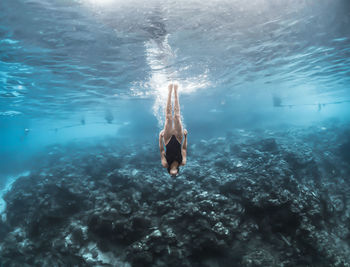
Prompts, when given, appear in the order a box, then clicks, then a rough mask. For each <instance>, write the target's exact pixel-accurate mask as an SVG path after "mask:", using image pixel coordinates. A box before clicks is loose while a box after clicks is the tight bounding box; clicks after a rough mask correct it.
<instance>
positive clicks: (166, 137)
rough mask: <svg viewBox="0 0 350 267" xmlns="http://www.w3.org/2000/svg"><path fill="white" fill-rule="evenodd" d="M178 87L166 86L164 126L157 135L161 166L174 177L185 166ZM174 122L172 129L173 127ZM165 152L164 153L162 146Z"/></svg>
mask: <svg viewBox="0 0 350 267" xmlns="http://www.w3.org/2000/svg"><path fill="white" fill-rule="evenodd" d="M173 89H174V96H175V106H174V117H173V116H172V107H171V93H172V90H173ZM177 89H178V85H177V84H172V83H171V84H169V86H168V90H169V91H168V101H167V105H166V108H165V125H164V129H163V130H162V131H161V132H160V133H159V149H160V156H161V161H162V165H163V167H164V168H167V169H168V173H169V174H170V175H171V176H173V177H175V176H176V175H178V173H179V166H183V165H185V164H186V154H187V130H186V129H185V130H184V131H183V135H184V136H185V140H184V142H183V145H182V147H181V142H182V123H181V117H180V104H179V96H178V94H177ZM173 121H174V127H173ZM163 141H164V144H165V147H166V151H164V145H163Z"/></svg>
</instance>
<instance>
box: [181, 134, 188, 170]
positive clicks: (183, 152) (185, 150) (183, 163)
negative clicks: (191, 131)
mask: <svg viewBox="0 0 350 267" xmlns="http://www.w3.org/2000/svg"><path fill="white" fill-rule="evenodd" d="M184 135H185V140H184V142H183V144H182V162H181V165H185V164H186V160H187V130H186V129H185V130H184Z"/></svg>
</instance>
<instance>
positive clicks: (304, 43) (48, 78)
mask: <svg viewBox="0 0 350 267" xmlns="http://www.w3.org/2000/svg"><path fill="white" fill-rule="evenodd" d="M1 10H2V11H1V17H0V25H1V27H0V38H1V43H0V49H1V60H0V82H1V88H0V101H1V105H0V125H1V133H0V134H1V148H2V149H1V153H2V154H3V156H2V158H4V157H5V158H9V159H10V158H11V157H9V155H11V154H12V157H17V158H18V157H19V153H21V152H24V154H26V153H28V152H30V151H31V150H35V149H37V148H39V147H41V146H42V145H45V144H47V143H52V142H56V141H65V140H68V139H70V138H79V137H83V136H101V135H115V134H117V135H118V134H122V133H123V134H126V135H133V134H137V133H140V132H142V133H144V134H142V137H145V138H153V137H155V136H156V132H157V131H158V130H159V129H160V128H161V127H162V124H163V123H164V119H163V115H164V114H163V107H164V103H165V97H166V86H167V83H168V82H169V81H175V80H176V81H178V82H179V83H180V98H181V107H182V114H183V121H184V124H185V125H186V126H188V127H189V128H190V129H191V133H192V134H193V135H197V134H198V135H199V136H201V135H202V134H204V133H205V134H212V135H216V134H217V133H216V132H214V131H213V129H217V130H218V131H221V130H226V129H228V128H232V127H236V126H237V125H240V126H242V127H250V126H254V125H257V124H260V125H265V124H266V126H267V124H279V123H295V124H308V123H311V122H314V121H322V120H324V119H327V118H339V119H348V118H349V103H348V102H345V103H343V104H335V105H326V106H324V107H323V108H322V110H321V111H319V110H318V104H319V103H331V102H342V101H349V100H350V97H349V89H348V85H349V80H350V76H349V68H348V66H349V64H350V58H349V52H350V39H349V38H350V32H349V23H350V22H349V16H348V15H349V3H348V2H347V1H321V2H317V3H313V2H311V1H297V2H295V1H283V2H280V1H262V0H257V1H253V2H249V3H243V2H242V1H210V2H209V3H206V4H202V3H200V2H196V1H190V2H188V3H187V2H186V3H183V2H176V1H165V2H158V1H150V2H147V3H146V2H142V1H140V2H137V1H131V2H129V1H127V2H126V1H125V2H123V1H117V2H114V1H107V0H101V1H98V0H96V1H95V0H81V1H63V0H62V1H44V0H43V1H40V0H33V1H17V0H16V1H2V2H1ZM276 95H277V96H278V97H280V98H281V99H282V102H283V104H285V105H295V107H293V108H291V109H290V108H279V109H276V108H273V105H272V98H273V96H276ZM304 104H309V105H310V106H302V105H304ZM106 112H110V113H111V114H112V115H113V118H114V119H113V126H112V125H108V123H106V120H105V114H106ZM82 120H84V121H85V125H84V126H79V124H81V121H82ZM96 123H97V124H96ZM93 124H95V125H93ZM74 125H76V127H70V126H74ZM69 127H70V128H69ZM89 127H92V128H91V130H89ZM25 129H28V130H29V132H28V133H27V132H25ZM55 129H59V132H55V131H54V130H55ZM4 153H5V154H4ZM3 164H5V165H8V164H7V163H4V161H3ZM2 167H4V166H2Z"/></svg>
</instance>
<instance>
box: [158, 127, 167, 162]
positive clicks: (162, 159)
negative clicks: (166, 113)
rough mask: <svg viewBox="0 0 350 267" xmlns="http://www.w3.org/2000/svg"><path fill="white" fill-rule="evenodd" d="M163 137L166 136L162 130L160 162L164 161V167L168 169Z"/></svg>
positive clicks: (160, 134) (160, 135)
mask: <svg viewBox="0 0 350 267" xmlns="http://www.w3.org/2000/svg"><path fill="white" fill-rule="evenodd" d="M163 136H164V130H162V131H161V132H160V133H159V150H160V160H161V161H162V165H163V167H164V168H168V162H167V161H166V158H165V150H164V146H163V141H162V139H163Z"/></svg>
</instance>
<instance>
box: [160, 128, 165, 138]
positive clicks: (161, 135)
mask: <svg viewBox="0 0 350 267" xmlns="http://www.w3.org/2000/svg"><path fill="white" fill-rule="evenodd" d="M163 136H164V129H163V130H161V131H160V133H159V137H163Z"/></svg>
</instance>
